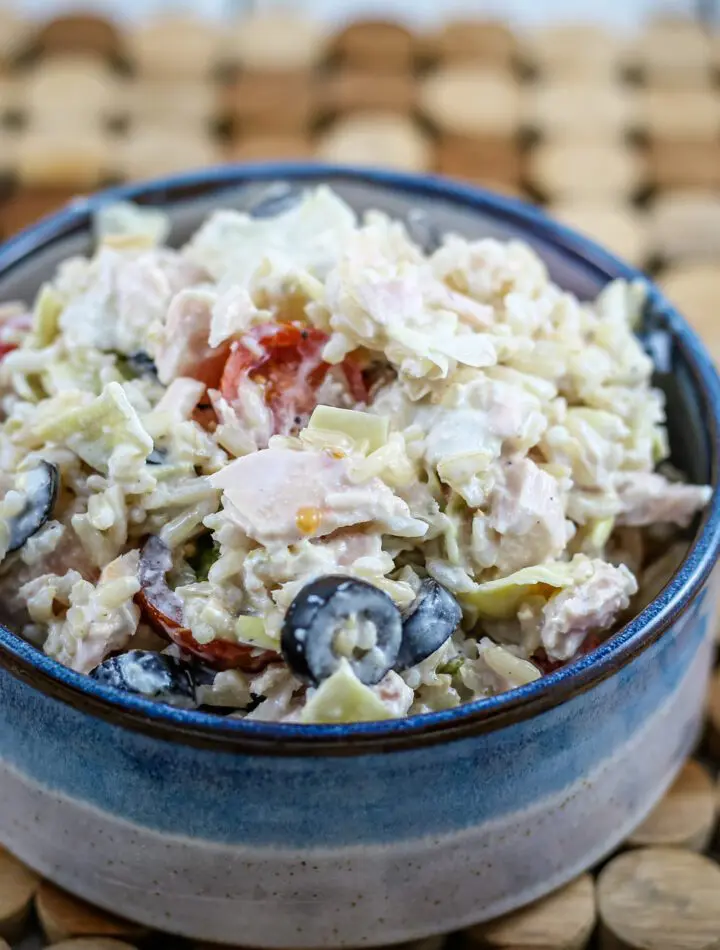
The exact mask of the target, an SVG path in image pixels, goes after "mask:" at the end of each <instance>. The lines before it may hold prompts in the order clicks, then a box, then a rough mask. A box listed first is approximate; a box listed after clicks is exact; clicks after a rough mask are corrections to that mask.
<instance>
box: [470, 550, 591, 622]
mask: <svg viewBox="0 0 720 950" xmlns="http://www.w3.org/2000/svg"><path fill="white" fill-rule="evenodd" d="M576 581H577V570H576V569H575V566H574V565H573V564H572V563H570V564H566V563H564V562H563V563H558V564H537V565H535V566H534V567H524V568H523V569H522V570H520V571H515V573H514V574H509V575H508V576H507V577H500V578H498V580H496V581H488V582H487V583H485V584H478V585H477V587H476V588H475V590H473V591H469V592H468V593H464V594H460V595H459V597H460V600H461V601H462V602H463V603H466V604H468V605H470V606H471V607H474V608H475V610H477V612H478V614H479V616H480V617H484V618H486V619H488V620H510V619H511V618H512V617H514V616H515V614H516V613H517V610H518V607H519V606H520V604H521V603H522V602H523V600H526V599H527V598H528V597H531V596H532V595H533V594H540V593H543V591H546V589H547V588H548V587H549V588H553V589H554V590H561V589H562V588H563V587H570V586H571V585H572V584H574V583H576Z"/></svg>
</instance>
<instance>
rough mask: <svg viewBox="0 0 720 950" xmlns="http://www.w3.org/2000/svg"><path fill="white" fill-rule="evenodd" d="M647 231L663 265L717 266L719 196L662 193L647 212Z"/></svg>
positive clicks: (719, 257) (706, 192) (711, 193)
mask: <svg viewBox="0 0 720 950" xmlns="http://www.w3.org/2000/svg"><path fill="white" fill-rule="evenodd" d="M718 157H719V158H720V155H719V156H718ZM648 230H649V233H650V234H651V235H652V238H651V241H652V253H653V254H655V255H656V256H657V257H659V258H661V259H662V260H663V261H667V262H670V263H677V262H685V261H707V260H710V261H712V260H715V261H718V262H720V194H718V192H714V191H712V190H710V189H708V190H703V189H702V188H699V189H696V190H683V191H680V190H677V191H666V192H664V193H661V194H659V195H658V197H657V198H656V200H655V201H653V202H652V204H651V206H650V208H649V211H648Z"/></svg>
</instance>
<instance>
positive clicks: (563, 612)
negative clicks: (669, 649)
mask: <svg viewBox="0 0 720 950" xmlns="http://www.w3.org/2000/svg"><path fill="white" fill-rule="evenodd" d="M590 564H591V566H592V572H591V573H590V576H589V577H587V578H585V579H584V580H581V581H580V582H579V583H578V584H576V585H575V586H573V587H568V588H566V589H565V590H562V591H560V592H559V593H557V594H555V595H554V596H553V597H551V598H550V600H549V601H548V602H547V604H546V605H545V607H544V609H543V614H542V620H541V625H540V640H541V642H542V645H543V646H544V647H545V651H546V653H547V655H548V656H549V657H550V658H551V659H552V660H570V659H572V657H573V656H575V653H576V652H577V650H578V648H579V647H580V645H581V644H582V642H583V641H584V640H585V638H586V637H587V635H588V634H589V633H592V631H593V630H607V629H608V628H609V627H610V626H612V624H613V623H614V621H615V618H616V617H617V616H618V614H619V613H620V612H621V611H623V610H625V609H626V607H627V606H628V604H629V603H630V598H631V597H632V596H633V594H635V593H636V592H637V589H638V585H637V581H636V580H635V578H634V577H633V575H632V574H631V573H630V571H629V570H628V569H627V567H625V565H624V564H621V565H620V566H619V567H615V566H613V565H612V564H607V563H606V562H605V561H601V560H598V559H594V560H592V561H591V562H590Z"/></svg>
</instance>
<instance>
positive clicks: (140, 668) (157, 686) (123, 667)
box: [90, 650, 197, 709]
mask: <svg viewBox="0 0 720 950" xmlns="http://www.w3.org/2000/svg"><path fill="white" fill-rule="evenodd" d="M191 670H192V667H191V666H190V664H188V663H185V662H184V661H183V660H179V659H177V658H176V657H174V656H167V655H166V654H164V653H152V652H149V651H147V650H130V652H129V653H121V654H119V655H118V656H113V657H110V658H109V659H107V660H104V661H103V662H102V663H101V664H100V665H99V666H96V667H95V669H94V670H92V671H91V673H90V676H91V677H92V678H93V679H94V680H97V681H98V683H104V684H105V685H106V686H113V687H114V688H115V689H121V690H123V691H124V692H126V693H136V694H138V695H140V696H145V697H146V698H147V699H153V700H155V701H157V702H160V703H167V705H168V706H177V707H179V708H181V709H192V708H194V707H195V706H197V701H196V697H195V683H194V681H193V677H192V672H191Z"/></svg>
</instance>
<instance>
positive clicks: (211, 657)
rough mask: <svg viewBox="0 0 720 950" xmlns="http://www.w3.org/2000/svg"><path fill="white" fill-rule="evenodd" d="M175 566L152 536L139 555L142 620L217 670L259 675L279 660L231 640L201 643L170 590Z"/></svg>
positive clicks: (160, 544) (136, 599)
mask: <svg viewBox="0 0 720 950" xmlns="http://www.w3.org/2000/svg"><path fill="white" fill-rule="evenodd" d="M171 566H172V558H171V556H170V551H169V550H168V548H167V546H166V545H165V544H164V543H163V542H162V541H161V540H160V538H158V537H154V536H151V537H149V538H148V539H147V540H146V542H145V544H144V545H143V549H142V551H141V553H140V563H139V566H138V580H139V581H140V585H141V586H140V590H139V591H138V592H137V594H136V595H135V603H136V604H137V605H138V607H139V608H140V610H141V612H142V615H143V617H144V618H145V620H146V621H147V622H148V623H149V624H150V626H151V627H152V628H153V630H155V632H156V633H157V634H159V636H161V637H164V638H165V639H166V640H170V641H172V642H173V643H175V644H177V646H179V647H180V649H181V650H184V651H185V652H186V653H191V654H192V655H193V656H196V657H197V658H198V659H199V660H202V661H203V662H204V663H206V664H207V665H208V666H210V667H212V668H213V669H215V670H242V671H243V672H245V673H257V672H259V671H260V670H264V669H265V667H266V666H267V665H268V664H269V663H272V662H273V661H275V660H277V659H278V658H279V657H278V654H277V653H274V652H273V651H272V650H262V651H258V650H257V649H256V648H255V647H251V646H248V645H247V644H243V643H234V642H233V641H231V640H219V639H218V640H211V641H210V643H198V641H197V640H196V639H195V637H194V636H193V635H192V632H191V631H190V630H189V629H188V628H187V627H185V626H183V623H182V604H181V602H180V599H179V597H178V596H177V594H176V593H175V592H174V591H172V590H170V588H169V587H168V586H167V582H166V580H165V574H166V573H167V571H168V570H169V569H170V567H171Z"/></svg>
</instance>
